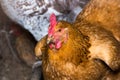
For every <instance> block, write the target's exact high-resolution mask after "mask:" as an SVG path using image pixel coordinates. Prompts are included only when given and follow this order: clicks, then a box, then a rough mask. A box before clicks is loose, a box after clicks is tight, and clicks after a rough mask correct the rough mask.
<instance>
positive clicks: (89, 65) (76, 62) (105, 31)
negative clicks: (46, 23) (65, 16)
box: [35, 0, 120, 80]
mask: <svg viewBox="0 0 120 80" xmlns="http://www.w3.org/2000/svg"><path fill="white" fill-rule="evenodd" d="M107 1H108V0H104V1H103V0H102V1H101V2H99V0H91V2H90V3H89V4H88V5H87V7H86V8H85V9H84V10H83V12H82V13H80V14H79V15H78V17H77V19H76V21H75V23H73V24H70V23H68V22H65V21H60V22H56V21H55V18H53V21H51V24H50V27H49V31H48V35H47V36H46V37H45V38H43V39H42V40H41V41H40V42H39V43H38V44H37V46H36V48H35V51H36V56H40V55H41V52H42V59H43V65H42V66H43V74H44V78H45V80H64V79H65V80H69V79H70V80H101V79H102V78H103V76H105V74H106V72H107V71H109V70H112V71H116V70H117V69H119V68H120V54H119V53H120V50H119V47H120V44H119V42H118V41H117V40H116V38H115V37H116V34H114V31H113V34H112V33H111V32H112V30H110V28H108V25H105V24H104V23H105V22H104V21H103V22H102V21H101V22H99V21H97V19H95V20H94V19H93V20H89V19H92V17H91V16H90V17H89V15H92V11H93V10H94V8H96V9H97V10H98V9H99V5H100V6H101V5H102V6H104V5H105V2H107ZM97 2H98V3H99V5H98V8H97V7H93V6H94V4H96V3H97ZM119 2H120V1H118V0H113V1H111V0H109V2H108V3H106V4H107V7H109V6H112V5H111V4H112V3H113V4H115V5H114V6H116V8H117V9H115V10H117V11H118V12H119V10H120V9H119V6H118V5H119V4H118V3H119ZM93 3H94V4H93ZM103 4H104V5H103ZM109 4H110V5H109ZM89 7H90V8H89ZM92 7H93V10H92ZM103 8H104V7H103ZM105 8H106V7H105ZM89 10H90V11H91V13H90V12H89ZM106 10H107V9H106ZM108 10H109V9H108ZM98 12H99V11H98ZM109 12H110V11H109ZM116 13H117V12H116ZM96 14H97V12H96ZM103 14H104V12H103ZM108 14H109V13H108ZM101 15H102V14H101ZM109 15H110V14H109ZM99 16H100V14H99ZM112 16H114V17H115V18H117V15H114V14H113V15H112ZM118 16H119V15H118ZM114 17H109V18H111V20H112V18H113V23H114ZM104 18H105V19H107V18H106V17H104ZM87 19H88V20H87ZM98 20H99V18H98ZM116 20H117V21H118V22H119V21H120V20H119V18H117V19H116ZM54 21H55V22H54ZM92 21H93V22H92ZM108 23H109V22H108ZM110 24H111V23H110ZM116 24H118V25H119V23H116ZM118 27H119V26H118ZM109 30H110V31H109ZM71 31H73V32H72V33H71ZM83 34H84V35H83ZM85 35H87V36H88V38H89V39H88V38H87V39H86V36H85ZM72 36H73V37H72ZM114 36H115V37H114ZM46 41H47V42H46ZM81 44H82V45H81ZM89 44H91V46H89ZM76 45H77V47H76ZM79 45H81V46H79ZM87 45H88V46H87ZM85 46H86V47H85ZM78 56H79V57H78ZM96 60H97V61H96ZM102 62H104V63H105V64H103V63H102ZM108 68H109V70H107V69H108ZM106 70H107V71H106Z"/></svg>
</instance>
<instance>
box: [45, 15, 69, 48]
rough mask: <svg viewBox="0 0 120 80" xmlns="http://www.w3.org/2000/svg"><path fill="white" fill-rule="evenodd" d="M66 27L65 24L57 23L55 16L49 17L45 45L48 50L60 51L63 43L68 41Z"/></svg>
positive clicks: (66, 24)
mask: <svg viewBox="0 0 120 80" xmlns="http://www.w3.org/2000/svg"><path fill="white" fill-rule="evenodd" d="M68 26H70V25H69V24H68V23H67V22H63V21H60V22H57V20H56V16H55V15H54V14H52V15H51V16H50V26H49V29H48V38H47V44H48V45H49V47H50V49H60V48H61V46H62V44H63V43H66V42H67V40H68V28H67V27H68Z"/></svg>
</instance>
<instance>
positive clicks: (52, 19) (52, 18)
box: [48, 13, 57, 35]
mask: <svg viewBox="0 0 120 80" xmlns="http://www.w3.org/2000/svg"><path fill="white" fill-rule="evenodd" d="M56 24H57V21H56V16H55V14H54V13H53V14H51V16H50V27H49V29H48V35H52V34H53V33H54V28H55V26H56Z"/></svg>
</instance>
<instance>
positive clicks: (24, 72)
mask: <svg viewBox="0 0 120 80" xmlns="http://www.w3.org/2000/svg"><path fill="white" fill-rule="evenodd" d="M0 11H1V12H0V80H30V78H31V75H32V68H31V67H30V66H27V65H26V64H24V63H23V62H22V61H21V60H20V59H19V58H18V56H17V52H16V49H15V46H14V43H15V37H14V36H13V35H12V34H11V32H10V26H11V25H12V24H13V23H14V22H12V21H11V20H10V19H9V18H8V17H7V16H6V15H5V14H4V13H3V11H2V9H1V7H0Z"/></svg>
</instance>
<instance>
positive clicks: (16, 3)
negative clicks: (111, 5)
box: [0, 0, 89, 41]
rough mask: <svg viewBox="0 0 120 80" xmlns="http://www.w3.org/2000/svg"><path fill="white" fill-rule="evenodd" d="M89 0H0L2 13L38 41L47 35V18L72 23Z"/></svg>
mask: <svg viewBox="0 0 120 80" xmlns="http://www.w3.org/2000/svg"><path fill="white" fill-rule="evenodd" d="M88 1H89V0H1V1H0V3H1V6H2V9H3V11H4V12H5V13H6V14H7V15H8V17H9V18H11V19H12V20H13V21H15V22H17V23H18V24H20V25H22V26H23V27H24V28H25V29H27V30H28V31H29V32H31V33H32V35H33V36H34V37H35V39H36V40H37V41H38V40H40V39H41V38H42V37H43V36H44V35H46V34H47V31H48V25H49V16H50V15H51V14H52V13H54V14H55V15H56V16H57V19H58V20H67V21H69V22H73V21H74V20H75V18H76V16H77V15H78V13H79V12H80V11H81V9H82V7H83V6H84V5H85V4H86V3H87V2H88Z"/></svg>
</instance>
